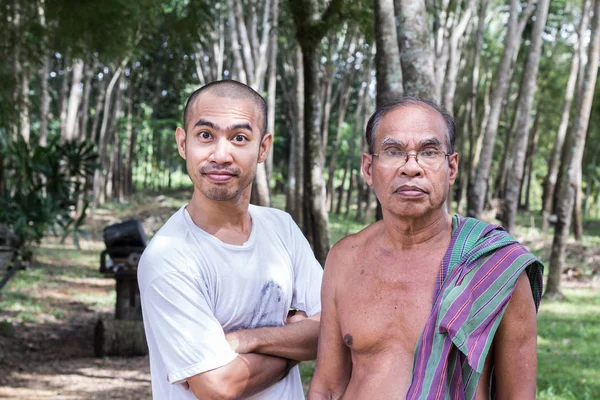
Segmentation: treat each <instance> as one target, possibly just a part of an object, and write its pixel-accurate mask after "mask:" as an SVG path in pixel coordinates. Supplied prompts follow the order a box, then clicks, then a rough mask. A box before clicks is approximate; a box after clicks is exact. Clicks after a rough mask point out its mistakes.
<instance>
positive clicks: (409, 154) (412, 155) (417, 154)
mask: <svg viewBox="0 0 600 400" xmlns="http://www.w3.org/2000/svg"><path fill="white" fill-rule="evenodd" d="M432 150H433V149H430V150H419V151H416V152H415V154H411V153H409V152H406V158H405V159H404V164H402V165H399V166H397V167H396V168H402V167H404V166H405V165H406V164H407V163H408V159H409V158H410V157H414V158H415V162H416V163H417V164H418V165H419V167H421V168H424V169H428V170H434V169H433V168H429V167H426V166H424V165H421V164H420V163H419V153H420V152H422V151H432ZM386 151H389V150H384V151H383V152H386ZM434 151H436V152H440V153H442V154H443V155H444V159H446V157H450V156H451V155H453V154H454V153H446V152H444V151H443V150H437V149H435V150H434ZM370 154H371V156H373V157H381V153H370ZM441 166H442V163H440V165H439V166H438V167H437V169H435V171H437V170H439V169H440V167H441Z"/></svg>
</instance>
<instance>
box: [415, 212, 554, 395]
mask: <svg viewBox="0 0 600 400" xmlns="http://www.w3.org/2000/svg"><path fill="white" fill-rule="evenodd" d="M452 229H453V232H452V241H451V243H450V246H449V248H448V251H447V252H446V255H445V256H444V259H443V261H442V268H441V270H440V275H439V277H438V280H437V282H436V288H435V292H434V302H433V307H432V312H431V315H430V316H429V318H428V320H427V323H426V324H425V328H424V330H423V333H422V334H421V337H420V339H419V342H418V343H417V347H416V349H415V359H414V364H413V378H412V383H411V386H410V388H409V390H408V393H407V395H406V398H407V399H410V400H413V399H435V400H438V399H452V400H459V399H461V400H463V399H464V400H471V399H474V398H475V392H476V388H477V384H478V382H479V377H480V376H481V373H482V371H483V366H484V364H485V358H486V355H487V353H488V351H489V349H490V346H491V344H492V341H493V339H494V334H495V333H496V329H497V328H498V325H499V324H500V320H501V319H502V315H503V314H504V311H505V310H506V306H507V304H508V302H509V300H510V298H511V296H512V292H513V290H514V288H515V285H516V282H517V279H518V278H519V276H520V275H521V272H523V271H525V272H526V273H527V276H528V278H529V281H530V283H531V291H532V294H533V298H534V301H535V306H536V310H537V309H538V307H539V304H540V300H541V297H542V272H543V268H544V266H543V265H542V264H541V262H540V261H539V260H538V259H537V258H536V257H535V256H534V255H533V254H531V253H530V252H529V251H528V250H527V249H525V248H524V247H523V246H522V245H521V244H519V243H518V242H517V241H516V240H515V239H514V238H513V237H512V236H510V235H509V234H508V233H507V232H506V231H505V230H504V229H503V228H501V227H498V226H495V225H490V224H487V223H484V222H481V221H478V220H476V219H473V218H464V217H462V216H460V215H454V216H453V218H452ZM494 386H495V385H494V384H493V382H492V383H491V385H490V390H491V391H492V393H490V398H495V394H494V393H493V392H494V389H493V388H494Z"/></svg>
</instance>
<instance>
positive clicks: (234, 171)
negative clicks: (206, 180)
mask: <svg viewBox="0 0 600 400" xmlns="http://www.w3.org/2000/svg"><path fill="white" fill-rule="evenodd" d="M215 172H217V173H219V172H221V173H222V172H225V173H227V174H230V175H239V174H241V172H242V171H240V169H239V168H231V167H228V166H225V165H218V164H207V165H203V166H202V167H200V173H202V174H210V173H215Z"/></svg>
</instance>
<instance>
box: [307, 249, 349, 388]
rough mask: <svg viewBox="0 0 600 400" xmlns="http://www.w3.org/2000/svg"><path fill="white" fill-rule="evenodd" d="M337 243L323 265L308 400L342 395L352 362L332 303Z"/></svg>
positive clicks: (333, 300)
mask: <svg viewBox="0 0 600 400" xmlns="http://www.w3.org/2000/svg"><path fill="white" fill-rule="evenodd" d="M339 247H340V246H339V244H338V245H337V246H334V247H333V248H332V249H331V251H330V253H329V256H328V257H327V262H326V264H325V274H324V276H323V286H322V289H321V305H322V307H323V312H322V315H321V329H320V334H319V348H318V352H317V365H316V368H315V373H314V375H313V378H312V382H311V384H310V389H309V391H308V399H309V400H321V399H339V398H341V397H342V396H343V395H344V392H345V391H346V387H347V386H348V382H349V381H350V376H351V374H352V363H351V357H350V350H349V349H348V347H347V346H346V344H345V343H344V342H343V340H342V334H341V329H340V323H339V319H338V315H337V309H336V304H335V287H336V282H337V279H338V277H337V276H336V266H337V265H343V263H340V256H339V254H340V253H342V254H343V251H340V250H338V249H339Z"/></svg>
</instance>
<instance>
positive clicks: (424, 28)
mask: <svg viewBox="0 0 600 400" xmlns="http://www.w3.org/2000/svg"><path fill="white" fill-rule="evenodd" d="M513 1H516V0H513ZM394 4H395V9H396V28H397V29H398V42H399V43H400V63H401V65H402V83H403V85H404V93H405V94H406V95H408V96H417V97H423V98H426V99H429V100H433V101H438V99H437V98H436V95H435V82H434V71H433V62H434V60H433V52H432V50H431V46H430V44H429V38H430V33H429V26H428V24H427V14H426V12H425V1H424V0H395V1H394Z"/></svg>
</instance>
